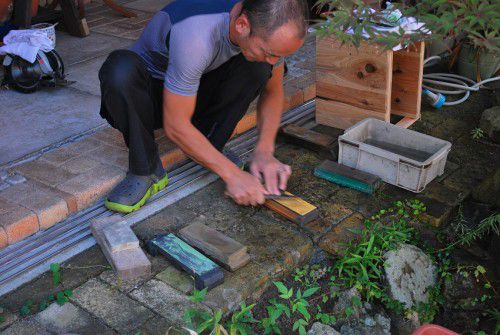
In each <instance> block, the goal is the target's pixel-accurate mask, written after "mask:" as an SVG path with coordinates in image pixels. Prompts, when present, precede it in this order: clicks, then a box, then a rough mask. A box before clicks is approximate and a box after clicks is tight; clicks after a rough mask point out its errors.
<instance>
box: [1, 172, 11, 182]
mask: <svg viewBox="0 0 500 335" xmlns="http://www.w3.org/2000/svg"><path fill="white" fill-rule="evenodd" d="M8 177H9V171H7V170H0V181H4V180H5V179H7V178H8Z"/></svg>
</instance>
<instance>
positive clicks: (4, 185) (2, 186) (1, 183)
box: [0, 180, 10, 192]
mask: <svg viewBox="0 0 500 335" xmlns="http://www.w3.org/2000/svg"><path fill="white" fill-rule="evenodd" d="M9 186H10V184H8V183H6V182H4V181H3V180H0V192H1V191H3V190H6V189H8V188H9Z"/></svg>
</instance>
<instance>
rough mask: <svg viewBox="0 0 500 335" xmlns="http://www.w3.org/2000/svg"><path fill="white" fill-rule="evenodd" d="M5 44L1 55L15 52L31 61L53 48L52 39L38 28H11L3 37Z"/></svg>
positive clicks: (1, 49)
mask: <svg viewBox="0 0 500 335" xmlns="http://www.w3.org/2000/svg"><path fill="white" fill-rule="evenodd" d="M3 42H4V43H5V45H4V46H3V47H0V55H5V54H13V55H17V56H20V57H22V58H23V59H25V60H27V61H28V62H30V63H34V62H35V60H36V54H37V53H38V51H39V50H40V49H41V50H42V51H45V52H47V51H50V50H52V49H53V48H52V41H51V40H50V39H49V38H48V37H47V35H46V34H45V33H44V32H42V31H39V30H36V29H26V30H11V31H10V32H9V33H8V34H7V36H5V37H4V38H3Z"/></svg>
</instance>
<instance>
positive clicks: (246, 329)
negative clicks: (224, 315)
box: [226, 302, 258, 335]
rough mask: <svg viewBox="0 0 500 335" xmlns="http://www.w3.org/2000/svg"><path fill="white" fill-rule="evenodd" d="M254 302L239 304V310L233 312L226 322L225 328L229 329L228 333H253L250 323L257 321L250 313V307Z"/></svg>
mask: <svg viewBox="0 0 500 335" xmlns="http://www.w3.org/2000/svg"><path fill="white" fill-rule="evenodd" d="M254 307H255V304H252V305H248V306H247V305H245V303H244V302H242V303H241V304H240V310H239V311H237V312H235V313H233V315H232V316H231V319H230V320H229V321H228V322H227V324H226V328H227V329H228V330H229V335H247V334H253V331H252V328H251V326H250V325H251V324H253V323H258V321H257V320H255V318H254V317H253V315H252V309H253V308H254Z"/></svg>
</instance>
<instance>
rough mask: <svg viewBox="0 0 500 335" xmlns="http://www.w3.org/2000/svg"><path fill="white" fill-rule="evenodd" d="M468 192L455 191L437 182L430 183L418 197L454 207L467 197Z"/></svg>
mask: <svg viewBox="0 0 500 335" xmlns="http://www.w3.org/2000/svg"><path fill="white" fill-rule="evenodd" d="M469 193H470V192H469V191H464V190H462V191H457V190H454V189H451V188H449V187H447V186H446V185H443V184H441V183H438V182H435V181H434V182H432V183H430V184H429V185H427V186H426V187H425V190H424V191H423V192H422V193H421V195H419V197H427V198H431V199H434V200H437V201H439V202H443V203H446V204H448V205H450V206H456V205H458V204H459V203H460V202H462V201H463V200H464V198H466V197H467V195H469Z"/></svg>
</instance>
